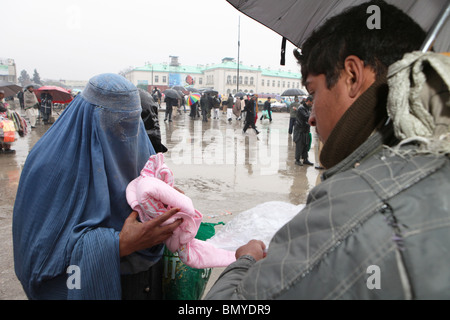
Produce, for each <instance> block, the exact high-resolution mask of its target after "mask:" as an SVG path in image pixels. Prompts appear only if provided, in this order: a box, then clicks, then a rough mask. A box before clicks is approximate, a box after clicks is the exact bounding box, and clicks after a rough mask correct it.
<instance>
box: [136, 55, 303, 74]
mask: <svg viewBox="0 0 450 320" xmlns="http://www.w3.org/2000/svg"><path fill="white" fill-rule="evenodd" d="M237 67H238V66H237V63H236V62H235V61H234V60H232V59H231V58H224V59H222V63H219V64H213V65H208V66H197V67H193V66H184V65H181V66H170V65H168V64H162V63H159V64H148V65H145V66H143V67H137V68H134V69H133V71H147V72H151V71H153V72H170V73H185V74H202V73H204V72H205V71H207V70H213V69H230V70H236V69H237ZM152 68H153V69H152ZM239 70H246V71H256V72H261V75H263V76H267V77H282V78H291V79H301V77H302V76H301V73H300V72H291V71H284V70H271V69H267V68H261V67H253V66H246V65H243V64H239Z"/></svg>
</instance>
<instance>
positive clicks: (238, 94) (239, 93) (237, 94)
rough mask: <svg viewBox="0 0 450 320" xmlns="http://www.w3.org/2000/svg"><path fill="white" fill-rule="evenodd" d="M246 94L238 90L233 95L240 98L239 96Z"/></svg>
mask: <svg viewBox="0 0 450 320" xmlns="http://www.w3.org/2000/svg"><path fill="white" fill-rule="evenodd" d="M246 95H247V93H245V92H242V91H240V92H238V93H236V94H235V95H234V96H235V97H238V98H240V97H245V96H246Z"/></svg>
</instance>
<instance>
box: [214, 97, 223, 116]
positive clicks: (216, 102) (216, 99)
mask: <svg viewBox="0 0 450 320" xmlns="http://www.w3.org/2000/svg"><path fill="white" fill-rule="evenodd" d="M220 102H221V101H220V98H219V97H218V96H214V97H213V112H214V114H213V119H219V114H220V110H219V108H220Z"/></svg>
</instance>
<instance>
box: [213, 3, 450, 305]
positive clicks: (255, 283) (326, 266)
mask: <svg viewBox="0 0 450 320" xmlns="http://www.w3.org/2000/svg"><path fill="white" fill-rule="evenodd" d="M427 3H428V2H427ZM246 5H247V3H246ZM370 6H376V7H377V8H378V9H379V12H380V17H381V21H380V24H381V28H380V29H368V27H367V19H368V17H369V16H368V14H367V10H368V7H370ZM291 28H295V25H294V26H291ZM425 39H426V33H425V32H424V30H423V29H422V28H421V27H420V26H419V25H418V24H417V23H416V22H415V21H414V20H413V19H411V18H410V17H409V16H408V15H407V14H405V13H404V12H403V11H401V10H400V9H398V8H397V7H395V6H393V5H390V4H387V3H386V2H384V1H370V2H365V3H363V4H361V5H357V6H354V7H351V8H347V10H345V11H343V12H340V13H338V14H337V15H335V16H334V17H332V18H330V19H328V20H327V21H326V22H324V24H323V25H321V26H320V27H319V28H318V29H317V30H315V31H314V32H313V33H312V34H311V36H310V37H309V38H308V39H307V40H306V41H305V42H304V43H302V46H301V53H300V52H298V51H295V56H296V58H297V59H298V61H299V64H300V67H301V72H302V81H303V83H304V85H305V86H306V87H307V90H308V91H309V93H310V94H311V95H312V96H313V109H312V114H311V116H310V120H309V122H310V124H311V125H313V126H316V128H317V131H318V134H319V136H320V139H321V140H322V141H323V142H324V146H323V149H322V152H321V155H320V160H321V163H322V165H323V166H324V167H325V168H326V169H327V171H325V172H324V173H323V175H322V182H321V183H320V184H318V185H317V186H316V187H315V188H313V189H312V190H311V191H310V193H309V195H308V200H307V203H306V206H305V207H304V209H303V210H302V211H301V212H300V213H299V214H298V215H297V216H295V217H294V218H293V219H292V220H290V221H289V222H288V223H287V224H286V225H285V226H284V227H282V228H281V229H280V230H279V231H278V232H277V233H276V234H275V235H274V237H273V238H272V241H271V242H270V244H264V243H262V242H261V241H258V240H253V241H250V242H249V243H248V244H246V245H244V246H242V247H240V248H239V249H237V251H236V258H237V261H236V262H235V263H233V264H231V265H230V266H229V267H228V268H227V269H226V270H225V271H224V272H223V273H222V275H221V276H220V277H219V279H218V280H217V282H216V283H215V285H214V286H213V287H212V288H211V290H210V291H209V293H208V295H207V296H206V298H207V299H223V300H228V299H246V300H252V299H262V300H270V299H300V300H301V299H312V300H319V299H328V300H335V299H349V300H350V299H359V300H362V299H379V300H392V299H443V300H448V299H449V298H450V282H449V281H448V279H450V269H449V267H448V262H449V261H450V251H449V250H448V248H449V246H450V224H449V223H448V222H449V209H448V208H449V207H450V198H449V196H448V195H449V193H450V179H449V176H450V157H449V154H450V145H449V142H450V110H449V101H450V90H449V87H450V57H447V56H445V55H441V54H438V53H432V52H421V51H417V50H420V49H421V48H422V46H423V44H424V43H425ZM419 79H421V80H419ZM411 80H413V81H411ZM415 95H418V96H420V97H421V98H418V99H412V97H414V96H415ZM418 112H420V113H421V115H422V116H417V113H418ZM267 246H268V250H267V251H266V248H267Z"/></svg>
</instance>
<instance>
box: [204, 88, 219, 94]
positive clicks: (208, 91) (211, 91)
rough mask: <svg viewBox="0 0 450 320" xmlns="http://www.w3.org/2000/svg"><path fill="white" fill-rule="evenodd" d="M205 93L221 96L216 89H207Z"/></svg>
mask: <svg viewBox="0 0 450 320" xmlns="http://www.w3.org/2000/svg"><path fill="white" fill-rule="evenodd" d="M202 92H203V93H212V94H219V91H216V90H214V89H206V90H203V91H202Z"/></svg>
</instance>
